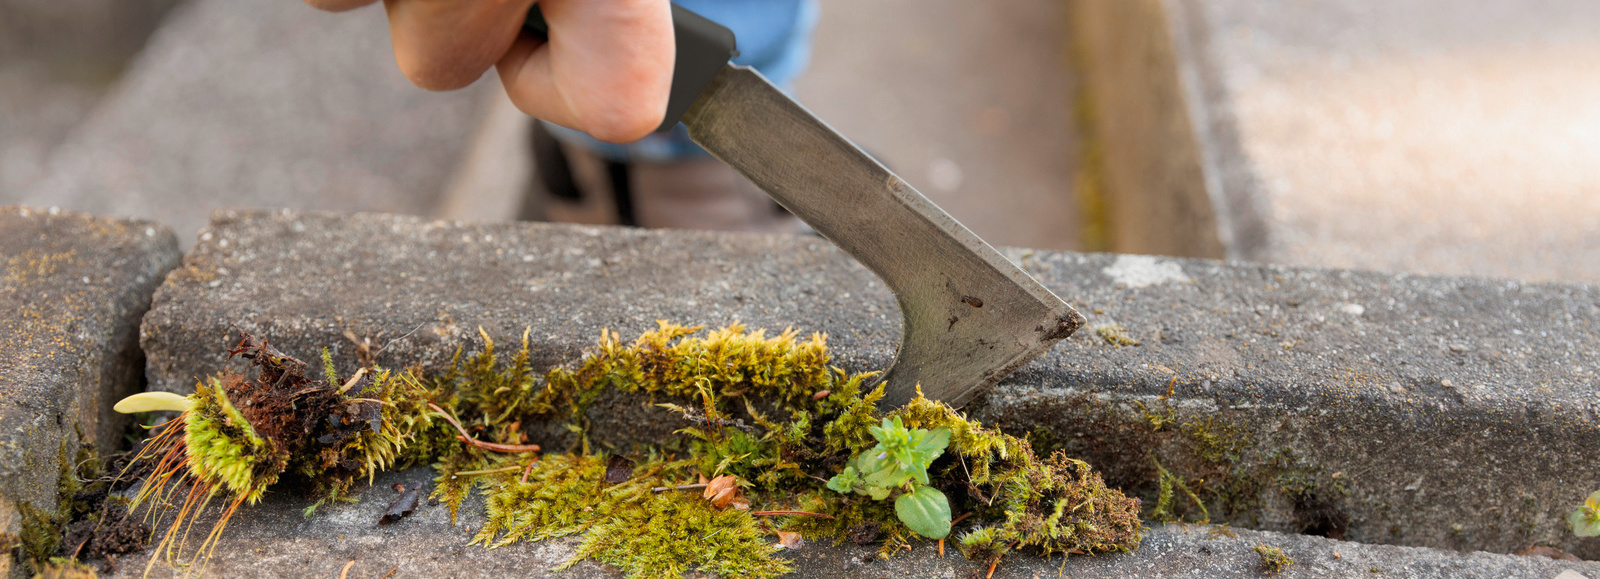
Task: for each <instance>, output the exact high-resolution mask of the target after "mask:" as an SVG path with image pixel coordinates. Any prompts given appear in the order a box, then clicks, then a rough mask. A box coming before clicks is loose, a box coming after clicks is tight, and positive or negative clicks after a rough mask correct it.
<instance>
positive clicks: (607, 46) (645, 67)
mask: <svg viewBox="0 0 1600 579" xmlns="http://www.w3.org/2000/svg"><path fill="white" fill-rule="evenodd" d="M539 5H540V8H541V10H543V11H544V16H545V20H546V21H547V22H549V23H550V39H549V41H548V42H540V41H539V40H537V39H533V38H526V37H525V38H521V39H518V40H517V41H516V43H515V44H514V45H513V46H512V48H511V49H510V50H509V51H507V52H506V53H505V57H504V58H502V59H500V61H499V62H497V63H496V69H497V70H498V71H499V73H500V80H501V83H502V84H503V85H505V89H506V94H507V95H508V96H510V98H511V102H512V103H514V104H516V105H517V108H519V109H521V110H522V111H523V112H525V113H527V114H529V115H531V116H534V117H538V118H541V119H545V120H548V121H550V122H553V123H556V124H559V125H562V126H566V127H571V128H574V129H577V130H580V131H583V132H586V133H589V134H590V135H591V136H593V137H595V138H597V139H600V140H602V141H610V142H616V143H622V142H629V141H634V140H638V139H639V138H640V137H643V136H645V135H647V134H649V133H650V131H652V130H654V129H655V128H656V126H658V125H660V124H661V119H662V117H663V116H665V114H666V108H667V98H668V95H669V93H670V92H671V88H672V63H673V59H674V56H675V53H674V46H673V39H672V12H671V6H670V5H669V4H668V3H667V0H605V1H599V0H540V4H539Z"/></svg>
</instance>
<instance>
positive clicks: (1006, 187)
mask: <svg viewBox="0 0 1600 579" xmlns="http://www.w3.org/2000/svg"><path fill="white" fill-rule="evenodd" d="M1067 28H1068V21H1067V7H1066V5H1065V4H1064V3H1061V2H1055V1H1052V0H996V1H991V2H979V3H973V2H961V1H958V0H879V1H877V2H853V1H849V0H822V1H821V15H820V17H819V20H818V23H817V32H816V38H815V52H814V54H813V58H812V65H811V68H810V69H809V70H808V71H807V72H806V74H805V75H804V76H802V77H801V78H800V80H799V82H798V83H797V85H798V86H797V87H796V94H797V95H798V96H799V98H800V101H801V102H802V103H804V104H805V105H806V106H807V107H809V108H811V109H812V110H813V111H816V113H817V114H818V116H821V117H822V118H823V119H826V120H827V121H828V123H829V124H831V125H833V126H834V127H835V128H838V129H839V131H840V132H842V133H843V134H845V135H846V136H848V137H850V138H851V139H854V140H855V141H856V142H857V143H858V144H860V145H861V146H862V147H865V148H866V150H867V151H869V152H871V153H872V154H873V155H878V156H880V158H881V159H882V160H883V161H885V162H886V163H887V164H888V165H889V167H890V168H892V169H894V171H895V172H896V173H898V174H900V176H901V177H904V178H905V179H906V180H907V181H908V182H910V183H911V184H912V185H915V186H916V187H917V190H919V191H921V192H922V193H923V194H925V195H927V196H928V198H930V199H932V200H933V201H934V202H935V203H938V204H939V205H940V206H941V207H944V208H945V210H946V211H949V212H950V214H951V215H953V216H955V218H956V219H959V220H960V221H961V222H962V223H963V224H965V225H966V226H967V227H969V228H971V229H972V230H973V231H974V232H976V233H977V234H978V235H979V236H981V237H983V238H984V239H986V240H988V241H990V242H992V243H997V244H1003V245H1020V246H1026V247H1040V248H1049V249H1072V248H1077V247H1080V245H1079V237H1078V236H1079V232H1080V228H1079V219H1080V216H1079V213H1078V200H1077V198H1076V197H1075V196H1074V195H1075V192H1074V190H1073V175H1074V171H1075V169H1076V161H1077V155H1078V148H1077V145H1078V142H1077V140H1078V129H1077V127H1076V125H1075V123H1074V119H1073V116H1072V100H1073V91H1074V90H1076V89H1077V81H1076V79H1075V78H1073V76H1072V72H1071V70H1072V69H1071V67H1070V66H1069V65H1068V62H1067V56H1066V49H1067V34H1068V31H1067Z"/></svg>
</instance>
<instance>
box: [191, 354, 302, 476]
mask: <svg viewBox="0 0 1600 579" xmlns="http://www.w3.org/2000/svg"><path fill="white" fill-rule="evenodd" d="M194 401H195V404H194V407H193V408H192V409H191V410H189V412H187V413H186V414H185V422H184V434H185V435H186V436H185V438H184V445H185V448H186V450H187V452H188V455H189V460H188V467H189V472H190V474H192V475H193V476H194V477H195V478H196V479H198V480H200V481H203V482H204V483H205V484H207V485H210V486H211V487H212V488H213V489H215V490H220V489H221V488H226V489H227V490H228V492H229V493H231V494H232V495H233V496H235V497H244V499H245V501H246V502H248V503H250V504H255V503H256V502H259V501H260V500H261V496H262V495H263V494H265V493H266V491H267V487H269V486H271V485H272V483H275V482H278V474H279V473H281V472H283V470H284V467H285V464H286V463H287V461H288V459H289V457H288V455H287V453H284V452H281V451H279V450H278V448H277V445H276V444H274V443H273V441H271V440H267V439H265V438H262V437H261V436H258V435H257V434H256V431H255V429H254V428H252V427H251V426H250V423H249V422H248V421H246V420H245V418H244V416H243V415H242V414H240V413H239V409H238V408H234V406H233V403H232V402H230V401H229V400H228V393H227V391H226V388H224V387H223V384H222V381H221V380H219V379H216V378H212V379H210V380H202V381H200V382H199V383H198V384H195V392H194Z"/></svg>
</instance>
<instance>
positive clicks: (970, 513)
mask: <svg viewBox="0 0 1600 579" xmlns="http://www.w3.org/2000/svg"><path fill="white" fill-rule="evenodd" d="M970 516H972V511H967V512H965V513H961V516H959V517H956V520H954V521H950V526H952V527H954V526H956V523H959V522H961V521H965V520H967V517H970Z"/></svg>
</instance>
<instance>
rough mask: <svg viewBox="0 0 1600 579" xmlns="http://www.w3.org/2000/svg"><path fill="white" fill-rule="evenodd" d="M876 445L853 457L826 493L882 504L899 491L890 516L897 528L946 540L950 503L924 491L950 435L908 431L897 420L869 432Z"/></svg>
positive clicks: (936, 431) (942, 430)
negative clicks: (852, 495)
mask: <svg viewBox="0 0 1600 579" xmlns="http://www.w3.org/2000/svg"><path fill="white" fill-rule="evenodd" d="M867 431H868V432H870V433H871V434H872V437H873V438H875V439H877V441H878V444H877V445H876V446H873V447H872V448H869V449H867V450H866V452H862V453H861V454H858V455H856V456H855V458H853V459H851V461H850V464H849V465H847V466H845V467H844V472H841V473H839V474H838V475H837V476H835V477H833V478H832V479H831V480H829V481H828V488H830V489H833V490H834V491H836V492H839V493H845V494H849V493H851V492H854V493H857V494H862V495H866V496H869V497H872V500H875V501H881V500H884V499H886V498H889V495H891V494H894V493H895V491H899V497H898V498H896V499H895V500H894V512H895V515H897V516H899V518H900V522H902V523H905V524H906V527H909V528H910V529H911V530H912V531H915V532H916V533H917V534H918V535H922V536H924V537H927V538H929V539H943V538H944V537H945V536H946V535H949V534H950V501H949V500H948V499H946V498H945V496H944V493H941V492H939V490H938V489H935V488H933V487H931V486H928V465H930V464H933V461H934V459H936V458H939V455H941V454H944V449H945V447H946V446H949V445H950V429H949V428H945V427H943V426H941V427H939V428H935V429H933V430H927V429H924V428H909V429H908V428H906V427H905V424H903V423H902V422H901V421H900V417H899V416H895V417H893V418H885V419H883V424H882V425H881V426H873V427H870V428H868V429H867Z"/></svg>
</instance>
